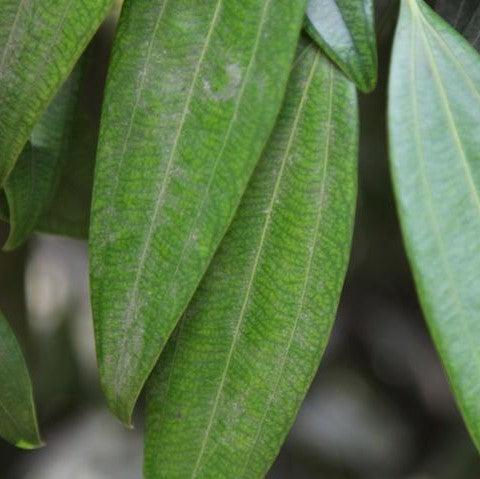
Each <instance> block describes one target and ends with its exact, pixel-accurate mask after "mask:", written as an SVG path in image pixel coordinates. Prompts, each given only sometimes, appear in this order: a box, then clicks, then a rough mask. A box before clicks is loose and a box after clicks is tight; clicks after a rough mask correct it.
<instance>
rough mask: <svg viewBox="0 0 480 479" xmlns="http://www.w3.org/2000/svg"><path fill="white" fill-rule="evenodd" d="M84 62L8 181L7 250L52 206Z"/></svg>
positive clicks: (50, 110) (28, 233)
mask: <svg viewBox="0 0 480 479" xmlns="http://www.w3.org/2000/svg"><path fill="white" fill-rule="evenodd" d="M83 63H84V62H83V61H82V62H80V63H79V64H78V65H77V67H76V68H75V69H74V71H73V72H72V74H71V75H70V77H69V78H68V80H67V81H66V82H65V84H64V85H63V86H62V88H61V89H60V92H59V93H58V94H57V96H56V97H55V99H54V100H53V101H52V103H51V104H50V106H49V107H48V109H47V111H46V112H45V113H44V114H43V115H42V118H41V120H40V122H39V123H38V124H37V125H36V126H35V128H34V130H33V132H32V135H31V137H30V141H29V142H28V143H27V145H26V146H25V148H24V150H23V152H22V154H21V156H20V158H19V160H18V162H17V163H16V165H15V168H14V169H13V171H12V173H11V174H10V175H9V177H8V178H7V180H6V182H5V186H4V189H5V194H6V197H7V201H8V206H9V221H10V234H9V237H8V240H7V242H6V243H5V246H4V249H5V250H12V249H15V248H17V247H19V246H20V245H21V244H22V243H24V242H25V241H26V239H27V238H28V237H29V236H30V234H31V233H32V232H33V230H34V229H35V228H36V227H37V226H38V223H39V221H40V219H41V217H42V216H43V215H45V214H46V212H47V211H48V210H49V208H50V207H51V203H52V200H53V198H54V196H55V192H56V190H57V188H58V184H59V182H60V177H61V172H62V169H63V166H64V165H63V163H64V160H65V158H66V157H67V155H69V154H70V153H71V152H70V151H69V146H70V145H69V141H68V140H69V138H70V136H71V130H72V126H73V120H74V113H75V109H76V103H77V101H78V89H79V84H80V81H81V78H82V73H83V67H84V65H83Z"/></svg>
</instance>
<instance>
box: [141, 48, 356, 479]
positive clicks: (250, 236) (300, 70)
mask: <svg viewBox="0 0 480 479" xmlns="http://www.w3.org/2000/svg"><path fill="white" fill-rule="evenodd" d="M356 122H357V116H356V96H355V88H354V86H353V85H352V84H351V83H350V82H349V81H348V80H346V79H345V78H344V77H343V75H342V74H341V73H340V72H338V71H337V70H336V69H335V68H334V67H333V65H331V64H330V63H329V62H328V61H327V60H326V59H325V58H323V57H322V56H321V54H320V53H319V52H318V50H317V49H316V48H315V47H314V46H313V45H310V46H308V47H307V50H305V53H304V54H303V55H300V56H299V58H298V60H297V62H296V64H295V67H294V70H293V73H292V76H291V79H290V82H289V86H288V88H287V96H286V99H285V103H284V106H283V109H282V112H281V114H280V117H279V120H278V123H277V125H276V128H275V130H274V133H273V136H272V138H271V139H270V141H269V143H268V145H267V147H266V149H265V152H264V155H263V157H262V159H261V160H260V162H259V164H258V165H257V168H256V170H255V173H254V175H253V177H252V180H251V182H250V184H249V187H248V188H247V191H246V193H245V195H244V197H243V199H242V202H241V205H240V207H239V209H238V210H237V213H236V216H235V219H234V221H233V223H232V226H231V227H230V229H229V232H228V233H227V235H226V236H225V238H224V240H223V241H222V244H221V246H220V248H219V250H218V252H217V254H216V256H215V258H214V260H213V262H212V263H211V265H210V267H209V270H208V272H207V274H206V276H205V277H204V279H203V281H202V284H201V286H200V288H199V289H198V290H197V293H196V294H195V296H194V299H193V301H192V303H191V304H190V305H189V308H188V309H187V312H186V314H185V317H184V318H183V319H182V321H181V323H180V325H179V327H178V329H177V332H176V334H175V337H174V338H172V340H171V341H170V343H169V346H168V350H166V351H165V353H164V354H163V355H162V357H161V359H160V361H159V365H158V366H157V368H156V370H155V371H154V373H153V375H152V378H151V379H150V383H149V385H148V389H147V423H146V428H147V436H146V447H145V475H146V477H147V478H150V477H151V478H153V477H174V476H175V477H199V476H202V477H226V476H231V477H263V475H264V474H265V473H266V471H267V469H268V468H269V466H270V464H271V462H272V461H273V459H274V458H275V456H276V454H277V453H278V449H279V447H280V445H281V443H282V441H283V439H284V437H285V436H286V434H287V432H288V429H289V427H290V425H291V424H292V422H293V419H294V417H295V414H296V411H297V409H298V407H299V405H300V403H301V400H302V399H303V396H304V394H305V393H306V390H307V388H308V386H309V384H310V381H311V380H312V377H313V374H314V372H315V370H316V368H317V367H318V363H319V360H320V356H321V354H322V353H323V350H324V347H325V345H326V342H327V340H328V336H329V332H330V328H331V325H332V322H333V319H334V316H335V311H336V307H337V304H338V299H339V295H340V291H341V289H342V284H343V279H344V275H345V270H346V266H347V262H348V255H349V249H350V241H351V234H352V228H353V216H354V209H355V193H356V170H355V168H356V148H357V146H356V143H357V126H356ZM320 285H322V286H320ZM173 451H175V454H173Z"/></svg>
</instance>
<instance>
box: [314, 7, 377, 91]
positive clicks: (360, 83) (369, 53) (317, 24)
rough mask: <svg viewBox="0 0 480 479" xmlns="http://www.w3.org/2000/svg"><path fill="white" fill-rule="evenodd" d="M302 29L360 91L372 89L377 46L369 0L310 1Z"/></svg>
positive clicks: (375, 72) (375, 81)
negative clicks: (303, 28)
mask: <svg viewBox="0 0 480 479" xmlns="http://www.w3.org/2000/svg"><path fill="white" fill-rule="evenodd" d="M305 27H306V30H307V32H308V33H309V34H310V36H311V37H312V38H313V39H314V40H315V41H316V42H317V43H318V45H319V46H320V47H321V48H322V49H323V50H324V51H325V52H326V53H327V55H329V56H330V58H331V59H332V60H333V61H334V62H335V63H336V64H337V65H338V66H339V67H340V69H341V70H342V71H343V72H344V73H345V74H346V75H347V76H348V77H349V78H350V79H352V81H354V82H355V84H356V85H357V87H358V88H359V89H360V90H361V91H363V92H366V93H368V92H370V91H372V90H373V89H374V88H375V85H376V83H377V47H376V37H375V13H374V8H373V2H372V1H371V0H354V1H352V0H309V2H308V7H307V15H306V22H305Z"/></svg>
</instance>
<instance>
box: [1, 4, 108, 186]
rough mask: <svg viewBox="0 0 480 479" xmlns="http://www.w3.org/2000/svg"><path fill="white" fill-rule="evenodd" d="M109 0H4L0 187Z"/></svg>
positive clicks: (85, 43)
mask: <svg viewBox="0 0 480 479" xmlns="http://www.w3.org/2000/svg"><path fill="white" fill-rule="evenodd" d="M112 4H113V0H93V1H90V2H88V5H87V2H73V1H72V0H62V1H60V2H59V1H41V2H40V1H36V0H20V1H16V0H5V1H4V2H3V3H2V8H3V10H2V21H1V23H0V40H1V41H0V45H2V48H3V49H2V50H1V51H0V99H1V100H0V186H2V185H3V183H4V182H5V180H6V178H7V176H8V174H9V173H10V171H11V170H12V169H13V167H14V165H15V162H16V160H17V157H18V156H19V154H20V153H21V150H22V148H23V146H24V145H25V143H26V141H27V139H28V136H29V134H30V132H31V130H32V129H33V127H34V125H35V124H36V123H37V121H38V119H39V117H40V115H41V113H42V112H43V110H44V109H45V108H46V107H47V105H48V104H49V103H50V100H51V99H52V98H53V96H54V94H55V92H56V90H57V88H58V87H59V86H60V84H61V83H62V82H63V81H64V80H65V78H66V77H67V75H68V74H69V72H70V70H71V69H72V68H73V66H74V64H75V62H76V60H77V59H78V58H79V56H80V54H81V53H82V51H83V49H84V48H85V46H86V45H87V43H88V41H89V40H90V38H91V37H92V36H93V34H94V33H95V31H96V29H97V28H98V26H99V25H100V23H101V21H102V20H103V18H104V17H105V16H106V14H107V13H108V10H109V9H110V7H111V6H112Z"/></svg>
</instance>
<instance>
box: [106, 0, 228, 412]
mask: <svg viewBox="0 0 480 479" xmlns="http://www.w3.org/2000/svg"><path fill="white" fill-rule="evenodd" d="M167 2H168V0H166V2H165V3H167ZM222 3H223V0H218V1H217V4H216V7H215V11H214V13H213V16H212V21H211V23H210V26H209V29H208V32H207V35H206V37H205V44H204V46H203V48H202V51H201V54H200V56H199V60H198V62H197V65H196V67H195V71H194V75H193V78H192V83H191V86H190V89H189V91H188V94H187V98H186V100H185V104H184V107H183V111H182V116H181V119H180V123H179V127H178V128H177V131H176V134H175V137H174V142H173V145H172V149H171V151H170V155H169V157H168V160H167V166H166V169H165V174H164V177H163V181H162V183H161V186H160V191H159V192H158V193H157V195H156V196H157V200H156V203H155V207H154V210H153V214H152V219H151V221H150V224H149V228H148V231H147V235H146V237H145V241H144V244H143V247H142V250H141V254H140V261H139V266H138V268H137V274H136V276H135V281H134V284H133V286H132V289H131V290H130V291H129V294H128V297H130V295H131V298H132V299H131V301H130V304H129V305H128V306H127V308H126V313H125V316H124V323H126V326H125V328H124V331H125V332H124V335H123V336H124V337H123V340H122V346H121V348H120V349H121V350H123V349H125V346H126V341H127V337H128V333H129V331H130V329H131V327H132V324H133V322H134V319H135V311H136V304H137V302H138V294H139V288H140V280H141V277H142V275H143V270H144V268H145V262H146V260H147V256H148V252H149V250H150V247H151V243H152V240H153V234H154V230H155V227H156V223H157V218H158V215H159V213H160V208H161V205H162V203H163V201H164V199H165V192H166V186H167V184H168V183H169V179H170V176H171V175H170V172H171V169H172V166H173V163H174V158H175V154H176V151H177V148H178V144H179V140H180V137H181V134H182V131H183V127H184V125H185V121H186V119H187V116H188V112H189V108H190V104H191V102H192V100H193V97H194V92H195V87H196V85H197V81H198V78H199V75H200V71H201V68H202V65H203V62H204V60H205V56H206V53H207V50H208V47H209V46H210V41H211V37H212V34H213V31H214V29H215V26H216V23H217V20H218V17H219V13H220V10H221V6H222ZM120 357H121V359H120V361H119V362H118V363H117V368H116V375H115V377H116V379H117V380H116V381H115V401H116V402H117V403H118V399H119V396H120V389H121V385H123V381H122V384H121V385H120V381H118V379H120V376H123V377H124V378H126V376H127V375H126V374H125V371H126V369H127V368H128V364H127V363H128V359H129V357H128V355H126V354H122V355H121V356H120ZM122 358H123V359H122Z"/></svg>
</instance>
